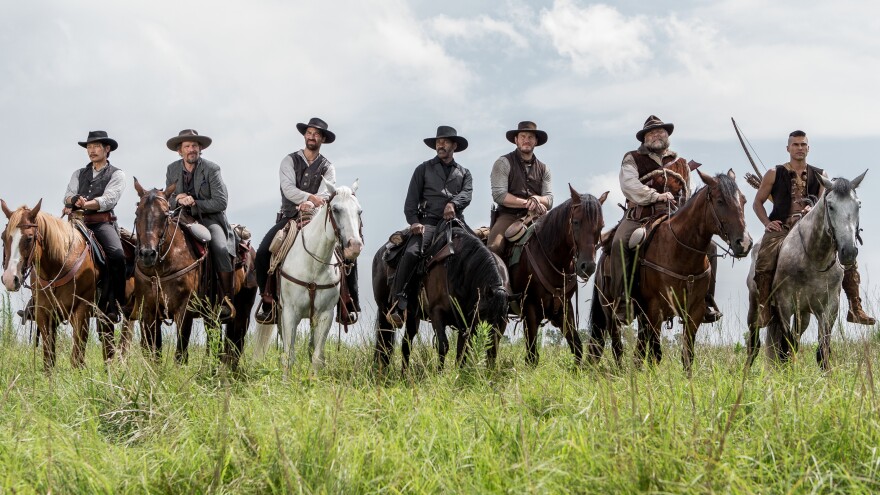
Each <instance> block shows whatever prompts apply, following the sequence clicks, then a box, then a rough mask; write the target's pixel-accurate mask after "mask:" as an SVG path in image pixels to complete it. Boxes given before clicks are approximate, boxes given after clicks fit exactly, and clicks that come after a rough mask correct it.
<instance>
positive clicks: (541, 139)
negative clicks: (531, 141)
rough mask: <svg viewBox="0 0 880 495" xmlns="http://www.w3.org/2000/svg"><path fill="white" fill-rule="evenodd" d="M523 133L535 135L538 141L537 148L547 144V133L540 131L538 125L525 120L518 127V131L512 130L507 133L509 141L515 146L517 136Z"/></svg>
mask: <svg viewBox="0 0 880 495" xmlns="http://www.w3.org/2000/svg"><path fill="white" fill-rule="evenodd" d="M521 132H531V133H532V134H534V135H535V138H537V140H538V144H537V146H541V145H542V144H544V143H546V142H547V133H546V132H544V131H542V130H539V129H538V124H535V123H534V122H531V121H528V120H524V121H522V122H520V123H519V125H518V126H516V129H512V130H509V131H507V134H506V135H507V140H508V141H510V142H511V143H513V144H516V135H517V134H519V133H521Z"/></svg>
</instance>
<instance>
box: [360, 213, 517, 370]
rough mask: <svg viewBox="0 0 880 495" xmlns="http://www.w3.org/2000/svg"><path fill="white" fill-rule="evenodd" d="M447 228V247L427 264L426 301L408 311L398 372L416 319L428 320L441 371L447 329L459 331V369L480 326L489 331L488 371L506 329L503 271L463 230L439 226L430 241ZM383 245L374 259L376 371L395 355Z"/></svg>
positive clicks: (407, 354)
mask: <svg viewBox="0 0 880 495" xmlns="http://www.w3.org/2000/svg"><path fill="white" fill-rule="evenodd" d="M444 226H446V227H447V228H448V229H450V230H449V231H450V232H451V240H452V242H451V246H450V247H444V248H443V249H441V250H440V252H438V253H437V255H435V256H434V257H433V258H432V259H431V260H428V266H427V268H426V270H427V273H426V274H425V276H424V278H423V280H422V282H423V286H424V291H425V292H424V293H425V299H424V300H421V299H417V298H416V294H412V296H411V300H412V301H416V300H419V301H420V303H422V304H420V306H421V307H420V308H418V309H416V310H414V311H408V312H407V318H406V332H405V333H404V336H403V341H402V343H401V352H402V354H403V371H404V372H406V370H407V368H408V367H409V358H410V350H411V346H412V339H413V337H415V336H416V333H418V330H419V321H420V320H422V319H423V320H430V321H431V325H432V326H433V328H434V332H435V335H436V340H437V353H438V355H439V358H440V365H439V367H440V369H443V365H444V363H445V362H446V354H447V353H448V352H449V340H448V339H447V337H446V327H447V326H451V327H453V328H456V329H457V330H458V339H457V341H456V349H457V352H456V361H457V362H458V364H462V363H463V362H464V360H465V359H466V356H467V353H468V342H470V339H471V337H472V336H473V335H474V329H475V328H476V326H477V325H478V324H479V323H480V322H486V323H488V324H489V325H490V326H491V327H492V330H491V334H490V339H491V345H490V347H489V348H488V349H487V357H488V361H489V365H490V366H493V365H494V363H495V358H496V355H497V349H498V342H499V339H500V336H501V334H502V333H503V332H504V327H505V326H507V289H505V285H506V284H505V283H506V277H507V270H506V269H505V268H504V265H503V264H502V263H501V262H500V260H498V258H497V257H496V256H495V255H493V254H492V252H491V251H489V249H488V248H487V247H486V245H485V244H484V243H483V242H482V241H481V240H480V239H478V238H477V237H476V236H474V235H473V234H472V233H468V232H465V230H464V228H462V227H452V226H449V224H445V225H443V226H441V227H438V231H437V233H436V235H435V239H440V241H439V242H441V243H442V242H444V241H443V239H446V232H447V231H446V230H445V229H444ZM385 252H386V248H385V246H384V245H383V246H382V247H381V248H379V251H377V252H376V255H375V256H374V257H373V295H374V297H375V299H376V306H377V307H378V311H377V313H378V316H377V320H376V353H375V361H376V365H377V367H378V369H379V370H380V371H381V370H383V369H385V368H387V366H388V364H389V363H390V361H391V354H392V353H393V352H394V336H395V332H394V329H393V327H392V326H391V323H390V322H389V321H388V318H387V316H386V315H387V314H388V311H389V309H390V306H391V298H390V296H391V287H390V284H389V281H388V275H387V268H386V264H385V261H384V260H383V257H384V255H385Z"/></svg>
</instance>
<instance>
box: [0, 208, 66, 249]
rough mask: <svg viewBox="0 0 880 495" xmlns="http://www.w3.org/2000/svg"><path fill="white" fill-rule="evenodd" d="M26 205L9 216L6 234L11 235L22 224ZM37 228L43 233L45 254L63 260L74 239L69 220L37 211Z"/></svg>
mask: <svg viewBox="0 0 880 495" xmlns="http://www.w3.org/2000/svg"><path fill="white" fill-rule="evenodd" d="M25 208H26V206H20V207H19V208H18V209H17V210H15V211H14V212H13V213H12V216H11V217H9V224H7V225H6V235H7V236H11V235H12V233H13V232H14V231H15V230H16V229H18V226H19V225H20V224H21V221H22V217H23V216H24V210H25ZM36 224H37V228H38V229H39V230H40V232H42V235H43V251H44V252H45V254H44V255H45V256H48V257H50V258H52V259H57V260H61V259H64V257H65V256H67V249H68V248H69V246H70V242H71V241H72V240H73V235H74V231H73V228H72V227H71V226H70V223H69V222H66V221H64V220H61V219H60V218H57V217H54V216H52V215H50V214H48V213H44V212H43V211H39V212H38V213H37V219H36Z"/></svg>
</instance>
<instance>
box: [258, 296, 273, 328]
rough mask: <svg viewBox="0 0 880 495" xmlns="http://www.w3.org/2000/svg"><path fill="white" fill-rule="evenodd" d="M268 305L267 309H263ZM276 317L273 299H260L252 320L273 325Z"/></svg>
mask: <svg viewBox="0 0 880 495" xmlns="http://www.w3.org/2000/svg"><path fill="white" fill-rule="evenodd" d="M267 306H268V309H265V308H266V307H267ZM275 317H276V310H275V301H268V302H267V301H260V307H258V308H257V312H256V313H255V314H254V320H256V322H257V323H259V324H261V325H274V324H275Z"/></svg>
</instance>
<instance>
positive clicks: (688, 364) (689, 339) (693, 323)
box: [657, 302, 703, 378]
mask: <svg viewBox="0 0 880 495" xmlns="http://www.w3.org/2000/svg"><path fill="white" fill-rule="evenodd" d="M701 304H702V302H701ZM702 313H703V311H695V312H694V313H690V315H692V316H693V317H691V316H688V317H687V319H686V321H685V324H684V328H683V331H684V333H683V335H682V343H681V346H682V347H681V364H682V366H684V371H685V372H686V373H687V376H688V378H690V377H691V376H692V369H693V365H694V341H695V340H696V337H697V328H699V323H698V322H702V321H703V314H702ZM697 317H699V319H697ZM657 340H658V343H659V339H657Z"/></svg>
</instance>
